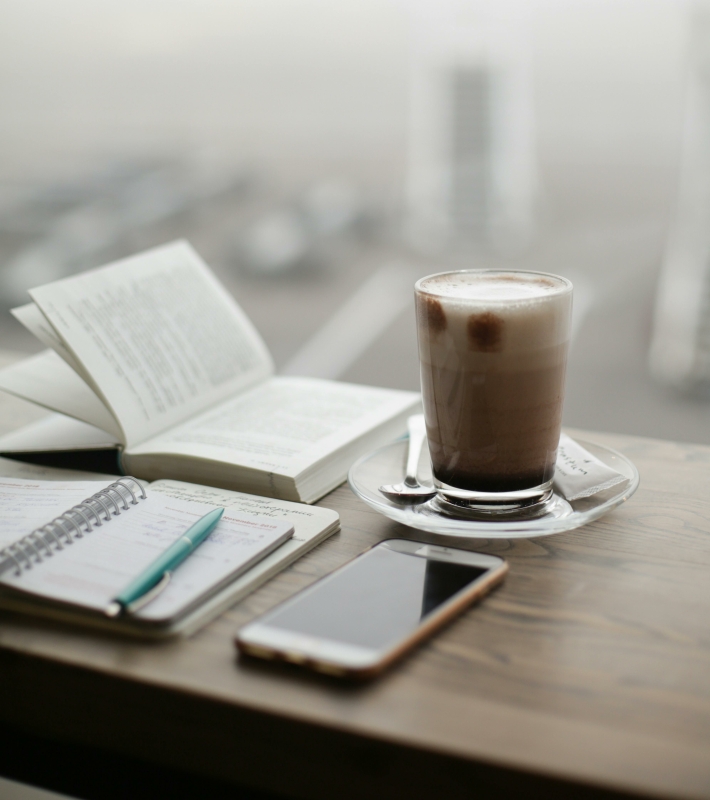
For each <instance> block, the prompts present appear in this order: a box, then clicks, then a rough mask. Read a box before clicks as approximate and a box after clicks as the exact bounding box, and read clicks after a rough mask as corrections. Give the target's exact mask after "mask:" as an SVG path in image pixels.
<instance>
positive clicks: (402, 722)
mask: <svg viewBox="0 0 710 800" xmlns="http://www.w3.org/2000/svg"><path fill="white" fill-rule="evenodd" d="M8 419H9V417H8ZM17 419H18V416H17V414H15V415H14V416H13V424H14V423H15V422H17ZM585 437H588V438H590V439H592V440H596V441H599V442H601V443H603V444H608V445H611V446H612V447H615V448H617V449H619V450H621V451H623V452H624V453H625V454H626V455H627V456H629V457H630V458H631V459H632V460H633V461H634V462H635V463H636V465H637V466H638V468H639V470H640V473H641V487H640V489H639V490H638V492H637V493H636V495H635V496H634V497H633V498H632V499H631V500H630V501H629V502H628V503H626V504H625V505H624V506H622V507H621V508H619V509H617V510H616V511H614V512H613V513H611V514H609V515H608V516H607V517H606V518H604V519H602V520H600V521H598V522H595V523H593V524H591V525H588V526H587V527H584V528H581V529H579V530H575V531H571V532H569V533H564V534H559V535H556V536H550V537H547V538H544V537H543V538H538V539H530V540H525V539H522V540H489V541H482V540H478V541H475V542H470V543H469V546H470V547H471V548H472V549H478V550H482V551H484V552H488V553H496V554H500V555H502V556H504V557H505V558H506V559H508V561H509V562H510V575H509V577H508V578H507V580H506V582H505V583H504V584H503V586H502V587H501V588H500V589H499V590H498V591H496V592H495V593H494V594H492V595H491V596H490V597H488V598H487V599H486V600H485V601H484V602H483V603H482V604H481V605H480V606H479V607H477V608H474V609H471V610H469V611H468V612H467V613H465V614H464V615H463V616H462V617H461V618H459V619H458V620H457V621H455V622H454V623H453V624H452V625H450V627H448V628H447V629H446V630H445V631H443V632H441V633H440V634H439V635H438V636H436V637H435V638H434V639H433V640H432V641H430V642H429V643H428V644H425V645H424V646H423V647H421V648H419V650H418V651H416V652H415V653H414V654H413V655H411V656H410V657H409V658H407V659H406V660H405V661H404V662H402V663H401V664H400V665H399V666H397V667H395V668H394V669H393V670H392V671H391V672H389V673H388V674H387V675H385V676H384V677H383V678H381V679H380V680H378V681H376V682H374V683H371V684H368V685H360V686H350V685H345V684H343V683H340V682H338V681H336V680H334V679H328V678H324V677H319V676H316V675H310V674H306V673H305V672H301V671H299V670H298V669H297V668H295V667H290V666H287V665H281V666H279V665H274V664H268V663H263V664H262V663H257V662H251V663H247V662H244V661H239V660H238V659H237V657H236V656H235V651H234V648H233V644H232V636H233V634H234V632H235V631H236V630H237V628H239V627H240V626H241V625H243V624H244V623H245V622H247V621H248V620H250V619H252V618H253V617H254V616H255V615H256V614H258V613H261V612H263V611H266V610H267V609H269V608H271V607H272V606H273V605H274V604H275V603H277V602H279V601H280V600H283V599H284V598H286V597H289V596H290V595H291V594H292V593H293V592H295V591H296V590H298V589H300V588H302V587H304V586H307V585H308V584H309V583H311V582H312V581H313V580H315V579H316V578H318V577H320V576H321V575H324V574H325V573H326V572H328V571H329V570H332V569H333V568H335V567H337V566H338V565H340V564H342V563H343V562H344V561H346V560H347V559H349V558H351V557H352V556H354V555H355V554H357V553H358V552H360V551H361V550H363V549H364V548H365V547H367V546H368V545H370V544H372V543H374V542H376V541H379V540H381V539H385V538H389V537H398V536H404V537H411V538H417V539H424V538H425V535H420V534H418V533H417V532H415V531H412V530H409V529H407V528H404V527H402V526H400V525H397V524H395V523H391V522H389V521H387V520H386V519H384V518H382V517H381V516H379V515H378V514H376V513H374V512H373V511H371V510H369V509H368V508H367V507H366V506H365V505H364V504H363V503H361V502H360V501H359V500H358V499H357V498H355V497H354V496H353V495H352V493H351V492H350V490H349V489H348V488H347V487H341V488H339V489H337V490H336V491H335V492H333V493H332V494H331V495H329V496H328V497H326V498H325V499H324V500H323V501H322V504H323V505H325V506H328V507H329V508H334V509H336V510H337V511H338V512H339V513H340V515H341V518H342V532H341V533H340V534H338V535H336V536H335V537H333V538H332V539H331V540H329V541H328V542H326V543H325V544H323V545H321V546H320V547H318V548H317V549H316V550H315V551H314V552H312V553H311V554H309V555H307V556H306V557H305V558H303V559H301V560H300V561H299V562H298V563H297V564H296V565H295V566H293V567H291V568H290V569H288V570H287V571H286V572H284V573H283V574H281V575H280V576H279V577H277V578H276V579H274V580H272V581H271V582H270V583H268V584H267V585H265V586H264V587H263V588H262V589H260V590H259V591H257V592H255V593H254V594H253V595H252V596H250V597H249V598H247V599H246V600H245V601H243V602H241V603H239V604H238V605H237V606H236V607H234V608H233V609H232V610H231V611H230V612H228V613H227V614H225V615H224V616H223V617H222V618H220V619H219V620H217V621H216V622H214V623H213V624H212V625H210V626H209V627H208V628H206V629H205V630H203V631H202V632H200V633H199V634H197V635H196V636H194V637H193V638H192V639H190V640H187V641H175V642H168V643H161V644H150V645H146V644H143V643H137V642H132V641H125V640H118V639H114V638H109V637H104V636H100V635H97V634H96V633H92V632H88V631H82V630H71V629H68V628H62V627H59V626H53V625H51V624H48V623H43V622H35V621H30V620H28V619H25V618H19V617H12V616H10V615H9V614H4V615H2V616H0V676H1V678H0V697H1V702H0V724H3V725H4V726H5V728H6V730H11V731H16V732H18V736H30V737H40V738H41V739H43V740H44V739H49V740H51V741H52V742H56V743H57V747H67V746H71V747H74V748H92V749H91V750H90V752H95V753H102V752H105V753H110V754H112V756H113V757H120V758H125V759H128V760H129V761H130V760H131V759H133V760H134V761H133V762H131V763H136V762H135V760H136V759H138V760H140V761H141V762H145V763H148V764H152V765H159V766H161V767H167V768H169V769H170V770H174V771H175V770H176V771H178V772H179V774H184V775H186V776H187V775H189V774H192V775H198V776H209V778H210V779H215V780H219V781H224V782H226V783H235V784H238V785H240V786H242V787H244V786H246V787H255V788H257V789H261V790H263V791H267V792H271V793H276V794H283V795H286V796H296V797H309V798H336V797H337V798H365V797H367V798H379V797H383V798H385V797H386V798H392V797H406V798H419V797H422V798H438V797H446V798H459V797H460V798H470V797H474V796H475V797H497V798H501V797H502V798H508V797H518V796H520V797H522V796H525V797H545V798H547V797H575V798H579V797H585V798H586V797H597V796H627V795H642V796H648V797H674V798H675V797H683V798H686V797H687V798H696V797H710V492H709V491H708V490H709V488H710V448H709V447H704V446H695V445H686V444H674V443H672V442H663V441H654V440H649V439H640V438H634V437H627V436H616V435H615V436H612V435H602V434H596V433H593V434H585ZM28 741H29V740H28Z"/></svg>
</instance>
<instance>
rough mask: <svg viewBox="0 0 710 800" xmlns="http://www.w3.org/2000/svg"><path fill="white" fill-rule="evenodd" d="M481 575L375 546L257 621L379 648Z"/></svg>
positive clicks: (404, 633)
mask: <svg viewBox="0 0 710 800" xmlns="http://www.w3.org/2000/svg"><path fill="white" fill-rule="evenodd" d="M486 571H487V570H486V568H484V567H479V566H474V565H469V564H460V563H458V564H456V563H450V562H447V561H437V560H435V559H431V558H426V557H422V556H417V555H413V554H409V553H400V552H396V551H394V550H390V549H388V548H385V547H377V548H374V549H373V550H370V551H369V552H368V553H366V554H365V555H364V556H362V557H360V558H357V559H355V560H354V561H352V562H351V563H350V564H349V565H348V566H346V567H345V568H344V569H342V570H339V571H338V572H337V573H335V574H334V575H332V576H330V577H329V578H326V579H324V580H323V581H321V582H320V583H319V584H318V585H317V586H316V587H315V588H314V589H313V590H312V591H310V592H308V591H307V592H306V593H304V594H302V595H300V596H298V597H297V598H296V599H295V600H294V601H292V602H290V603H288V604H287V605H286V606H282V607H280V608H278V609H277V610H276V611H274V612H272V613H271V614H267V615H266V616H265V617H264V618H262V620H261V621H262V622H263V623H264V624H266V625H268V626H269V627H270V628H281V629H284V630H287V631H291V632H293V633H300V634H305V635H306V636H313V637H317V638H319V639H331V640H334V641H337V642H343V643H345V644H351V645H359V646H361V647H367V648H372V649H375V650H380V649H384V648H387V647H388V646H389V645H393V644H395V643H396V642H397V641H399V640H400V639H402V638H403V637H405V636H407V635H408V634H409V633H411V632H412V631H414V630H415V629H416V628H417V627H418V626H419V624H420V622H421V621H422V619H423V618H424V617H426V616H427V615H428V614H431V613H432V612H433V611H434V610H435V609H436V608H438V607H439V606H440V605H441V604H442V603H444V602H446V601H447V600H448V599H449V598H450V597H452V596H453V595H455V594H457V593H458V592H460V591H461V590H462V589H463V588H464V587H466V586H468V585H469V584H470V583H472V582H473V581H475V580H476V579H477V578H479V577H480V576H481V575H483V574H484V573H485V572H486Z"/></svg>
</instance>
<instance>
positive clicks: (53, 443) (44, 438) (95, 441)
mask: <svg viewBox="0 0 710 800" xmlns="http://www.w3.org/2000/svg"><path fill="white" fill-rule="evenodd" d="M119 444H120V442H117V441H116V439H115V438H114V437H113V436H111V435H110V434H108V433H106V432H105V431H102V430H101V429H100V428H96V427H94V426H93V425H89V424H87V423H86V422H80V421H79V420H78V419H72V418H71V417H65V416H64V414H49V415H48V416H46V417H45V418H44V419H40V420H37V422H32V423H31V424H30V425H25V427H24V428H18V429H17V430H15V431H12V432H11V433H6V434H5V435H4V436H0V453H5V454H8V453H51V452H56V451H64V450H71V451H75V450H109V449H113V448H115V447H117V446H118V445H119Z"/></svg>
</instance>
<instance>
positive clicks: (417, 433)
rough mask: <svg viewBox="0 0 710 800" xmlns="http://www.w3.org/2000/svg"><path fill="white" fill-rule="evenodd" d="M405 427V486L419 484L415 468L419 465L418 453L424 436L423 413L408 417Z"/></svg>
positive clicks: (420, 450)
mask: <svg viewBox="0 0 710 800" xmlns="http://www.w3.org/2000/svg"><path fill="white" fill-rule="evenodd" d="M407 428H408V429H409V452H408V453H407V472H406V474H405V476H404V483H405V484H406V485H407V486H419V481H418V480H417V468H418V467H419V455H420V453H421V452H422V445H423V444H424V439H425V438H426V426H425V425H424V415H423V414H415V415H414V416H412V417H410V418H409V419H408V420H407Z"/></svg>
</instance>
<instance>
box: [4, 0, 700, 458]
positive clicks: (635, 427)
mask: <svg viewBox="0 0 710 800" xmlns="http://www.w3.org/2000/svg"><path fill="white" fill-rule="evenodd" d="M0 152H2V158H1V159H0V347H2V348H3V349H4V350H13V351H16V352H27V353H30V352H34V351H36V350H39V349H41V346H40V345H39V344H38V343H37V342H36V341H35V340H34V339H33V338H32V337H31V336H30V335H29V334H27V333H25V332H24V330H23V329H22V328H21V326H20V325H19V323H17V322H15V321H14V320H13V319H12V317H11V316H10V314H9V309H10V308H11V307H13V306H15V305H20V304H22V303H24V302H26V301H27V295H26V291H27V289H28V288H31V287H33V286H36V285H39V284H42V283H45V282H47V281H50V280H54V279H56V278H60V277H62V276H65V275H68V274H71V273H73V272H76V271H79V270H83V269H87V268H89V267H94V266H98V265H100V264H102V263H105V262H108V261H110V260H113V259H115V258H120V257H124V256H128V255H131V254H133V253H135V252H138V251H140V250H142V249H145V248H147V247H150V246H153V245H157V244H162V243H164V242H167V241H170V240H172V239H175V238H186V239H188V240H189V241H190V242H192V244H193V245H194V246H195V247H196V249H197V250H198V252H199V253H200V254H201V255H202V256H203V258H204V259H205V260H206V261H207V263H208V264H209V265H210V266H211V267H212V268H213V269H214V270H215V272H216V273H217V274H218V275H219V277H220V278H221V280H222V281H223V282H224V283H225V284H226V286H227V287H228V288H229V290H230V291H231V292H232V293H233V294H234V295H235V297H236V298H237V300H238V302H239V303H240V304H241V305H242V307H243V308H244V309H245V311H246V313H247V314H248V315H249V317H251V319H252V320H253V321H254V323H255V324H256V326H257V328H258V329H259V330H260V332H261V333H262V335H263V337H264V339H265V340H266V342H267V344H268V346H269V348H270V350H271V352H272V353H273V355H274V358H275V361H276V364H277V368H278V369H279V370H280V371H281V372H284V373H290V374H307V375H317V376H323V377H333V378H341V379H344V380H349V381H355V382H361V383H370V384H379V385H385V386H391V387H396V388H408V389H416V388H418V368H417V357H416V341H415V331H414V320H413V307H412V285H413V283H414V281H415V280H416V279H417V278H418V277H421V276H422V275H425V274H429V273H432V272H438V271H442V270H445V269H449V268H461V267H487V266H507V267H511V268H528V269H537V270H543V271H550V272H556V273H560V274H563V275H565V276H567V277H569V278H571V279H572V280H573V281H574V283H575V290H576V297H575V332H574V342H573V347H572V353H571V361H570V370H569V376H568V395H567V403H566V412H565V416H566V420H565V421H566V423H567V424H568V425H573V426H577V427H584V428H589V429H599V430H607V431H617V432H624V433H635V434H641V435H646V436H652V437H659V438H670V439H679V440H685V441H697V442H705V443H710V406H709V405H708V398H709V397H710V392H708V383H709V379H710V311H708V309H710V281H708V280H707V277H706V276H707V273H708V265H709V264H710V258H709V257H710V10H709V7H708V6H707V5H705V4H702V3H692V2H680V1H676V2H671V0H530V1H528V2H511V1H510V0H496V2H482V1H480V0H470V1H469V2H464V0H459V1H458V2H454V1H453V0H431V2H423V1H421V0H420V1H419V2H416V1H415V0H411V1H410V2H406V1H405V0H350V2H348V3H342V2H341V3H333V2H332V1H331V0H298V2H296V1H295V0H122V2H121V3H116V2H113V0H64V2H62V3H57V2H54V1H53V0H0Z"/></svg>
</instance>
